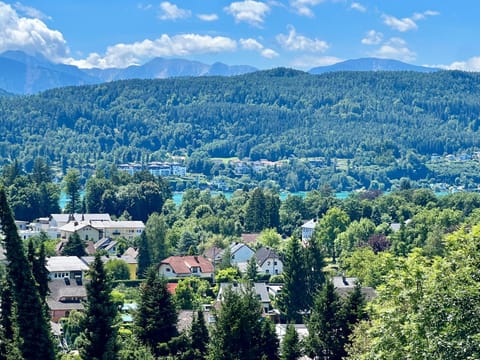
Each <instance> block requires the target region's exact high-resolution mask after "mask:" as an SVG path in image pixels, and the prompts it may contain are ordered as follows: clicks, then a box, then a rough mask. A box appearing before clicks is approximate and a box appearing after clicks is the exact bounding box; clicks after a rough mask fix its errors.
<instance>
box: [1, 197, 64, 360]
mask: <svg viewBox="0 0 480 360" xmlns="http://www.w3.org/2000/svg"><path fill="white" fill-rule="evenodd" d="M0 223H1V224H2V232H3V235H4V239H3V241H4V247H5V250H6V255H7V259H8V261H9V264H8V266H7V271H8V278H9V279H10V281H11V284H12V294H13V297H12V298H13V301H14V304H15V309H16V317H15V318H16V326H17V327H18V334H19V338H20V345H19V348H20V351H21V353H22V356H23V358H24V359H25V360H30V359H32V360H33V359H42V360H43V359H44V360H49V359H54V358H55V350H54V346H53V341H52V338H51V333H50V326H49V322H48V319H47V318H46V316H45V312H44V308H43V304H42V301H41V299H40V296H39V293H38V290H37V286H36V284H35V279H34V277H33V274H32V271H31V268H30V266H29V263H28V260H27V257H26V256H25V253H24V250H23V243H22V239H21V238H20V236H19V235H18V232H17V227H16V225H15V221H14V219H13V215H12V212H11V210H10V208H9V206H8V203H7V198H6V194H5V190H4V189H3V188H2V189H0Z"/></svg>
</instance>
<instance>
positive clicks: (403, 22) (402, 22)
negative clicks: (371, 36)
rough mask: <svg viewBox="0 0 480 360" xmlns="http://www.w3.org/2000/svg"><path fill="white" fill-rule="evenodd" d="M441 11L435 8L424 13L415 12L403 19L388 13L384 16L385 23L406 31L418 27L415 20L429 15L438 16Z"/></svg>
mask: <svg viewBox="0 0 480 360" xmlns="http://www.w3.org/2000/svg"><path fill="white" fill-rule="evenodd" d="M439 14H440V13H439V12H437V11H433V10H427V11H424V12H423V13H414V14H413V15H412V17H405V18H402V19H399V18H396V17H395V16H391V15H386V14H384V15H383V16H382V19H383V23H384V24H385V25H387V26H389V27H391V28H392V29H395V30H398V31H401V32H405V31H409V30H416V29H418V25H417V23H416V22H415V21H418V20H424V19H425V18H426V17H427V16H436V15H439Z"/></svg>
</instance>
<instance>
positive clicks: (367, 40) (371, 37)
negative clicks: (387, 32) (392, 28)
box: [362, 30, 383, 45]
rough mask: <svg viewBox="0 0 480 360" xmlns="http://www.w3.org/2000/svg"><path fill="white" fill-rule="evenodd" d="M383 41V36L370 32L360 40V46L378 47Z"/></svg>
mask: <svg viewBox="0 0 480 360" xmlns="http://www.w3.org/2000/svg"><path fill="white" fill-rule="evenodd" d="M382 40H383V34H382V33H381V32H378V31H375V30H370V31H368V32H367V33H366V34H365V37H364V38H363V39H362V44H364V45H378V44H380V43H381V42H382Z"/></svg>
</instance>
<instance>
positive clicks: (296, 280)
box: [278, 237, 307, 322]
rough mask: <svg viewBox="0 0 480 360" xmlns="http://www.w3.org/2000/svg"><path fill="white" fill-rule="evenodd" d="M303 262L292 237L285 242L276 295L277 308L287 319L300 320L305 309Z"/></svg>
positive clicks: (297, 241)
mask: <svg viewBox="0 0 480 360" xmlns="http://www.w3.org/2000/svg"><path fill="white" fill-rule="evenodd" d="M305 278H306V273H305V263H304V256H303V251H302V248H301V246H300V242H299V240H298V239H296V238H294V237H292V238H291V239H290V240H289V242H288V243H287V248H286V252H285V261H284V265H283V279H284V283H283V287H282V291H281V293H280V294H279V295H278V308H279V309H280V310H281V311H282V313H283V315H284V316H285V318H286V319H287V321H294V322H300V321H301V320H302V312H304V311H305V310H306V309H307V301H306V300H307V296H306V294H307V290H306V288H305Z"/></svg>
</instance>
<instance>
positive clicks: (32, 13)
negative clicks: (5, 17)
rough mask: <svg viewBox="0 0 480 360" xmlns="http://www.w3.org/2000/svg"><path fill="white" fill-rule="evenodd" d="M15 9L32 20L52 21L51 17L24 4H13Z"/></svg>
mask: <svg viewBox="0 0 480 360" xmlns="http://www.w3.org/2000/svg"><path fill="white" fill-rule="evenodd" d="M13 7H14V8H15V10H17V11H18V12H20V13H22V14H24V15H26V16H28V17H31V18H36V19H40V20H50V19H51V17H50V16H47V15H45V14H44V13H42V12H41V11H40V10H38V9H35V8H33V7H31V6H26V5H24V4H22V3H20V2H18V1H17V2H16V3H15V4H13Z"/></svg>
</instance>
